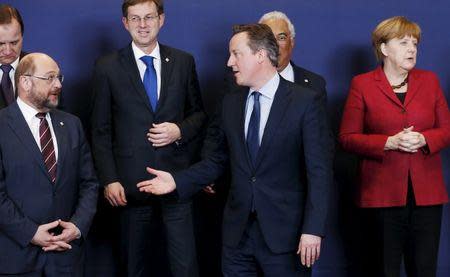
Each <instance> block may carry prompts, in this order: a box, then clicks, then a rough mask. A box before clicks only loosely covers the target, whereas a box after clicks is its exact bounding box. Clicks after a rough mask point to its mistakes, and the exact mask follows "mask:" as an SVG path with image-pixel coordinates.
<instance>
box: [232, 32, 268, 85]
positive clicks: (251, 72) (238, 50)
mask: <svg viewBox="0 0 450 277" xmlns="http://www.w3.org/2000/svg"><path fill="white" fill-rule="evenodd" d="M248 42H249V41H248V35H247V33H246V32H241V33H238V34H236V35H234V36H233V37H232V38H231V40H230V57H229V59H228V62H227V66H229V67H231V68H232V70H233V74H234V77H235V79H236V83H237V84H238V85H240V86H248V87H252V86H253V85H255V80H256V79H257V76H258V70H259V67H260V66H259V63H260V60H261V57H260V56H261V54H260V53H259V52H260V51H261V50H260V51H257V52H256V53H253V51H252V49H251V48H250V47H249V45H248Z"/></svg>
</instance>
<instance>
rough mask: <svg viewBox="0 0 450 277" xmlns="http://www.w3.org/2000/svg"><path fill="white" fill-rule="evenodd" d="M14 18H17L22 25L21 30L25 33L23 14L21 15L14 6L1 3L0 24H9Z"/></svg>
mask: <svg viewBox="0 0 450 277" xmlns="http://www.w3.org/2000/svg"><path fill="white" fill-rule="evenodd" d="M13 19H16V20H17V22H19V25H20V32H21V33H22V35H23V31H24V27H23V20H22V16H20V13H19V11H18V10H17V9H16V8H14V7H13V6H10V5H7V4H0V25H2V24H9V23H11V21H12V20H13Z"/></svg>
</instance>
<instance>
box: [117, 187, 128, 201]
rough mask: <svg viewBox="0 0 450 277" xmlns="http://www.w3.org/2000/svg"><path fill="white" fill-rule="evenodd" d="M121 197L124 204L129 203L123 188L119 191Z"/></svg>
mask: <svg viewBox="0 0 450 277" xmlns="http://www.w3.org/2000/svg"><path fill="white" fill-rule="evenodd" d="M119 196H120V199H121V200H122V201H123V202H125V203H126V202H127V198H126V197H125V191H124V189H123V188H122V189H121V190H119Z"/></svg>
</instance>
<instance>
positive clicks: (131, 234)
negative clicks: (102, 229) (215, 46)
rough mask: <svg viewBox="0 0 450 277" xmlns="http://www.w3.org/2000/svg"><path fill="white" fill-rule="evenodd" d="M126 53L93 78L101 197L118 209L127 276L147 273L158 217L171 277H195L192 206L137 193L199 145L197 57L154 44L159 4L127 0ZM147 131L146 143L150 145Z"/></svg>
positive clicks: (186, 161) (160, 19)
mask: <svg viewBox="0 0 450 277" xmlns="http://www.w3.org/2000/svg"><path fill="white" fill-rule="evenodd" d="M122 12H123V18H122V21H123V24H124V26H125V28H126V29H127V31H128V32H129V33H130V35H131V37H132V42H131V43H130V44H129V45H128V46H127V47H125V48H123V49H121V50H119V51H117V52H115V53H113V54H110V55H107V56H104V57H102V58H101V59H99V61H98V62H97V64H96V68H95V74H94V81H93V83H94V94H95V98H94V108H93V114H92V136H93V154H94V160H95V163H96V167H97V172H98V176H99V180H100V183H101V184H102V185H104V186H105V191H104V193H105V197H106V199H107V200H108V201H109V202H110V204H111V205H112V206H122V207H123V209H120V213H119V217H120V225H121V232H120V236H121V244H122V248H121V252H122V253H121V256H122V257H123V260H122V261H123V264H124V265H126V273H123V275H128V276H133V277H135V276H148V275H149V274H150V273H149V271H148V270H150V269H149V268H148V261H149V259H150V258H149V255H150V253H151V252H152V251H154V249H155V247H152V243H155V242H156V243H159V241H161V238H158V239H154V240H153V241H152V240H150V238H149V236H148V235H149V233H150V230H151V227H152V218H153V217H154V216H157V215H159V214H160V215H161V216H162V221H163V224H164V229H163V230H164V231H165V232H166V237H167V240H168V244H167V248H166V249H167V251H168V257H169V261H170V268H171V271H172V274H173V275H174V276H197V265H196V264H197V262H196V252H195V241H194V234H193V224H192V203H191V201H190V200H186V201H178V199H176V197H173V196H164V197H155V196H149V195H148V194H145V193H142V192H139V191H138V189H137V188H136V184H137V183H138V182H140V181H142V180H145V179H148V178H149V177H150V176H149V174H148V173H147V172H146V170H145V169H146V166H147V165H149V164H150V165H152V166H154V167H158V168H162V169H165V170H180V169H184V168H187V167H188V166H189V165H191V164H192V163H193V162H194V160H195V157H196V156H197V155H196V153H198V152H199V148H200V143H201V136H200V134H201V130H202V127H204V123H205V117H206V116H205V114H204V112H203V105H202V100H201V94H200V90H199V84H198V79H197V73H196V69H195V63H194V59H193V57H192V56H191V55H189V54H188V53H185V52H183V51H180V50H177V49H174V48H171V47H168V46H165V45H162V44H160V43H158V40H157V35H158V32H159V30H160V29H161V27H162V26H163V24H164V18H165V17H164V8H163V3H162V1H160V0H125V1H124V3H123V5H122ZM147 132H149V137H148V138H149V140H147Z"/></svg>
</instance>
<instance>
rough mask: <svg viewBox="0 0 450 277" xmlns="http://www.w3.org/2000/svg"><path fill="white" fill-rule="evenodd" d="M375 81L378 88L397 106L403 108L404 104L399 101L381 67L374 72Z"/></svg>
mask: <svg viewBox="0 0 450 277" xmlns="http://www.w3.org/2000/svg"><path fill="white" fill-rule="evenodd" d="M374 79H375V81H376V84H377V86H378V88H379V89H380V90H381V91H382V92H383V93H384V95H386V97H388V98H389V99H390V100H391V101H392V102H393V103H395V104H396V105H398V106H400V107H403V104H402V102H400V100H399V99H398V97H397V95H395V93H394V91H393V90H392V88H391V86H390V85H389V81H388V80H387V78H386V75H385V74H384V72H383V69H382V68H381V66H379V67H378V68H377V69H376V70H375V72H374Z"/></svg>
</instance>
